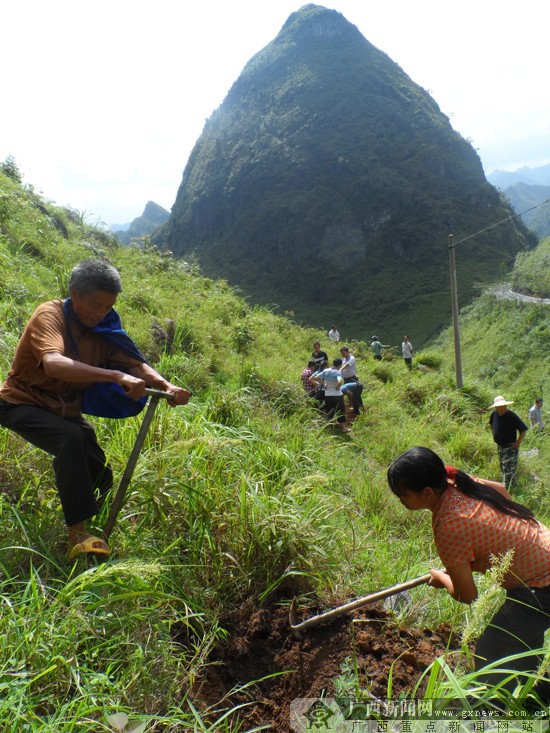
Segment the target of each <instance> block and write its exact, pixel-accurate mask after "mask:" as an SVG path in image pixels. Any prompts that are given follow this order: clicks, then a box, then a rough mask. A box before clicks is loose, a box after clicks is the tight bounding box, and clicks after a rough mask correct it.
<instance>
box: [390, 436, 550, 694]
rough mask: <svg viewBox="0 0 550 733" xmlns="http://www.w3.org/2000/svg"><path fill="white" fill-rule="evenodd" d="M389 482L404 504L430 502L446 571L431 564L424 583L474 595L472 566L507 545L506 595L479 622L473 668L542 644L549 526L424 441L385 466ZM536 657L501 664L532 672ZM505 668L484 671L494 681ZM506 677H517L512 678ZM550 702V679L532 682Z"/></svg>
mask: <svg viewBox="0 0 550 733" xmlns="http://www.w3.org/2000/svg"><path fill="white" fill-rule="evenodd" d="M388 483H389V485H390V488H391V490H392V491H393V493H394V494H395V495H396V496H397V497H398V498H399V500H400V501H401V503H402V504H403V505H404V506H405V507H407V509H411V510H416V509H429V510H430V511H431V512H432V529H433V533H434V540H435V546H436V549H437V553H438V555H439V557H440V558H441V561H442V563H443V565H444V566H445V570H435V569H432V570H430V573H431V576H432V577H431V580H430V585H431V586H432V587H434V588H445V589H446V590H447V591H448V592H449V593H450V595H451V596H452V597H453V598H455V599H456V600H457V601H460V602H461V603H471V602H472V601H474V600H475V599H476V598H477V587H476V584H475V580H474V576H473V573H474V572H480V573H485V572H486V571H487V570H488V569H489V568H490V567H491V566H492V564H493V562H494V560H495V558H498V557H499V556H502V555H503V554H504V553H506V552H508V551H509V550H512V551H513V557H512V560H511V564H510V566H509V568H508V570H507V572H506V573H505V575H504V577H503V579H502V586H503V587H504V588H505V589H506V600H505V602H504V604H503V605H502V607H501V608H500V610H499V611H498V612H497V613H496V614H495V616H494V618H493V619H492V620H491V622H490V623H489V625H488V627H487V628H486V629H485V631H484V632H483V634H482V635H481V637H480V638H479V641H478V643H477V648H476V669H480V668H482V667H484V666H486V665H487V664H490V663H491V662H495V661H497V660H499V659H502V658H504V657H507V656H510V655H512V654H521V653H522V652H529V651H530V650H532V649H534V650H537V649H542V647H543V646H544V632H545V631H546V629H548V628H550V529H548V528H547V527H545V526H544V525H543V524H541V523H540V522H538V521H537V520H536V519H535V517H534V515H533V512H532V511H531V510H530V509H528V508H527V507H526V506H523V505H522V504H518V503H517V502H515V501H514V500H513V499H512V498H511V496H510V495H509V494H508V492H507V491H506V489H505V488H504V486H503V485H502V484H500V483H498V482H496V481H487V480H485V479H479V478H476V477H474V476H471V475H469V474H467V473H465V472H464V471H461V470H459V469H457V468H454V467H453V466H445V465H444V463H443V461H442V460H441V458H440V457H439V456H438V455H437V454H436V453H434V452H433V451H432V450H430V449H429V448H423V447H416V448H411V449H410V450H408V451H406V452H405V453H403V454H402V455H400V456H398V457H397V458H396V459H395V460H394V461H393V462H392V463H391V465H390V467H389V469H388ZM538 663H540V659H538V658H537V657H536V656H533V655H531V656H524V657H520V658H518V659H516V660H513V661H510V662H507V663H506V667H508V668H512V669H516V670H518V671H533V670H534V669H536V667H537V666H538ZM504 676H505V675H504V673H501V674H500V675H498V674H495V673H493V672H491V673H488V674H486V675H484V678H483V679H484V681H485V682H487V683H488V684H491V685H494V684H497V683H498V682H502V679H503V677H504ZM512 684H515V683H514V682H513V681H512ZM536 691H537V693H538V694H539V695H540V696H541V698H542V699H544V700H545V701H550V683H548V682H544V683H543V684H540V685H538V686H537V687H536Z"/></svg>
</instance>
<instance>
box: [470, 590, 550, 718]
mask: <svg viewBox="0 0 550 733" xmlns="http://www.w3.org/2000/svg"><path fill="white" fill-rule="evenodd" d="M549 628H550V586H547V587H546V588H514V589H513V590H509V591H507V593H506V600H505V602H504V603H503V605H502V606H501V607H500V609H499V610H498V611H497V613H496V614H495V615H494V617H493V619H492V620H491V622H490V624H489V625H488V627H487V628H486V629H485V631H484V632H483V634H482V635H481V636H480V637H479V641H478V643H477V646H476V669H482V668H483V667H485V666H486V665H488V664H490V663H491V662H497V661H498V660H499V659H503V658H504V657H508V656H511V655H513V654H521V653H525V652H528V651H530V650H532V649H542V647H543V645H544V632H545V631H546V630H547V629H549ZM540 662H541V659H539V658H538V657H537V656H534V655H532V654H531V655H530V656H525V657H518V659H514V660H513V661H506V662H503V664H502V668H503V669H513V670H517V671H518V672H533V671H534V670H535V669H536V668H537V666H538V665H539V664H540ZM506 676H507V675H505V674H503V673H501V674H499V673H496V672H493V671H492V670H490V671H489V672H487V674H484V675H483V677H482V681H483V682H485V683H486V684H489V685H493V686H495V685H497V684H498V683H499V682H502V681H503V679H504V678H505V677H506ZM518 676H519V675H518ZM517 681H518V680H517V679H516V680H512V683H510V684H511V685H513V686H515V684H516V683H517ZM506 686H507V685H506ZM535 691H536V692H537V693H538V694H539V695H540V697H541V698H542V699H543V700H544V701H545V702H547V703H548V702H550V683H549V682H548V681H546V682H542V683H538V684H537V685H535Z"/></svg>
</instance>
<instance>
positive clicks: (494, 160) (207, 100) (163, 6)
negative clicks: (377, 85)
mask: <svg viewBox="0 0 550 733" xmlns="http://www.w3.org/2000/svg"><path fill="white" fill-rule="evenodd" d="M303 4H304V3H302V2H299V0H298V1H297V2H290V1H289V0H231V2H229V0H201V1H200V2H188V0H155V2H150V1H149V2H145V1H144V0H93V2H92V1H91V0H50V1H49V2H43V0H42V1H40V2H39V0H23V1H22V2H6V3H2V6H1V8H0V27H1V28H2V36H1V42H0V65H1V68H2V69H3V70H4V73H3V79H2V112H1V114H0V160H4V159H5V158H6V157H7V156H8V155H13V156H14V157H15V159H16V161H17V164H18V165H19V167H20V169H21V171H22V173H23V175H24V179H25V181H26V182H27V183H29V184H32V185H33V186H34V187H35V189H36V190H37V191H39V192H41V193H42V194H43V195H44V196H45V197H46V198H48V199H50V200H52V201H55V202H56V203H57V204H59V205H61V206H66V205H70V206H72V207H73V208H75V209H77V210H78V211H80V212H85V213H86V215H87V217H88V218H89V220H90V221H96V220H97V221H102V222H105V223H106V224H108V225H111V224H115V223H123V222H127V221H131V220H132V219H133V218H134V217H136V216H139V215H140V214H141V213H142V211H143V208H144V206H145V204H146V203H147V201H149V200H152V201H155V202H156V203H158V204H160V205H161V206H164V207H165V208H167V209H170V207H171V206H172V204H173V202H174V200H175V197H176V193H177V189H178V186H179V184H180V181H181V176H182V173H183V169H184V167H185V164H186V162H187V159H188V157H189V154H190V152H191V150H192V148H193V145H194V144H195V142H196V140H197V138H198V137H199V135H200V133H201V131H202V128H203V126H204V123H205V121H206V119H207V118H208V117H209V116H210V115H211V113H212V112H213V110H214V109H215V108H216V107H218V106H219V105H220V104H221V103H222V101H223V99H224V97H225V95H226V94H227V92H228V90H229V88H230V87H231V85H232V83H233V82H234V81H235V80H236V79H237V77H238V75H239V74H240V72H241V71H242V69H243V67H244V66H245V64H246V63H247V62H248V60H249V59H250V58H251V57H252V56H253V55H254V54H255V53H257V52H258V51H259V50H260V49H262V48H263V47H264V46H265V45H266V44H267V43H269V42H270V41H271V40H272V39H273V38H274V37H275V36H276V35H277V33H278V32H279V30H280V29H281V27H282V25H283V24H284V22H285V21H286V19H287V18H288V16H289V15H290V13H292V12H294V11H296V10H298V9H299V8H300V7H301V6H302V5H303ZM317 4H320V5H324V6H325V7H328V8H334V9H336V10H338V11H339V12H341V13H342V14H343V15H344V16H345V17H346V18H347V20H349V21H350V22H351V23H353V24H354V25H356V26H357V27H358V28H359V30H360V31H361V33H362V34H363V35H364V36H365V37H366V38H367V39H368V40H369V41H370V42H371V43H373V44H374V45H375V46H377V47H378V48H379V49H381V50H382V51H384V52H385V53H387V54H388V56H390V58H392V59H393V60H394V61H395V62H396V63H398V64H399V65H400V66H401V67H402V69H403V70H404V71H405V72H406V73H407V74H408V75H409V76H410V77H411V78H412V79H413V81H415V82H416V83H417V84H420V85H421V86H422V87H424V88H425V89H427V90H428V91H429V92H430V94H431V95H432V97H433V98H434V99H435V101H436V102H437V103H438V104H439V106H440V108H441V110H442V112H444V113H445V114H447V115H449V117H450V121H451V124H452V125H453V127H454V128H455V130H457V131H458V132H459V133H460V134H461V135H462V136H463V137H465V138H468V139H470V140H471V142H472V144H473V145H474V147H475V148H476V149H477V152H478V154H479V156H480V158H481V161H482V163H483V166H484V169H485V172H486V174H489V173H491V172H492V171H493V170H495V169H497V168H498V169H503V170H515V169H517V168H519V167H522V166H529V167H536V166H539V165H544V164H546V163H550V97H549V95H548V94H547V90H548V73H547V72H548V67H549V62H548V51H547V46H548V41H547V37H548V27H549V23H548V21H549V19H550V6H548V5H547V3H546V2H545V1H544V0H525V1H524V2H523V3H518V2H513V1H512V0H499V1H497V0H477V2H473V1H472V0H463V1H462V2H461V3H451V2H448V1H446V0H384V1H383V2H382V1H381V0H332V2H325V3H323V2H320V3H317Z"/></svg>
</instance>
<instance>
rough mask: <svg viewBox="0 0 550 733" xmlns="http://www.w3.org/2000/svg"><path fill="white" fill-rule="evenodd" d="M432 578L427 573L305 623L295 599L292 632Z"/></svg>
mask: <svg viewBox="0 0 550 733" xmlns="http://www.w3.org/2000/svg"><path fill="white" fill-rule="evenodd" d="M430 578H431V575H430V574H429V573H427V574H426V575H421V576H420V577H419V578H413V579H412V580H407V581H406V582H405V583H399V585H394V586H392V587H391V588H386V589H385V590H381V591H378V593H371V595H369V596H363V597H362V598H357V599H356V600H355V601H350V602H349V603H344V605H343V606H338V607H337V608H333V609H332V610H330V611H325V612H324V613H320V614H319V615H318V616H312V617H311V618H308V619H306V620H305V621H298V611H297V602H296V598H294V599H293V601H292V604H291V606H290V613H289V621H290V628H291V629H292V631H294V632H296V633H299V632H300V631H304V630H305V629H310V628H312V627H313V626H317V625H318V624H321V623H323V622H324V621H332V620H333V619H335V618H338V617H339V616H344V615H345V614H346V613H351V611H355V610H356V609H357V608H362V607H363V606H366V605H367V604H368V603H374V601H381V600H382V599H383V598H389V597H390V596H395V595H397V594H398V593H402V592H403V591H406V590H409V589H410V588H416V586H417V585H422V584H423V583H428V582H429V580H430Z"/></svg>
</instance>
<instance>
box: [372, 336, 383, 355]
mask: <svg viewBox="0 0 550 733" xmlns="http://www.w3.org/2000/svg"><path fill="white" fill-rule="evenodd" d="M382 349H383V347H382V344H381V343H380V341H379V339H378V336H371V340H370V350H371V351H372V355H373V357H374V358H375V359H376V361H381V360H382Z"/></svg>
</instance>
